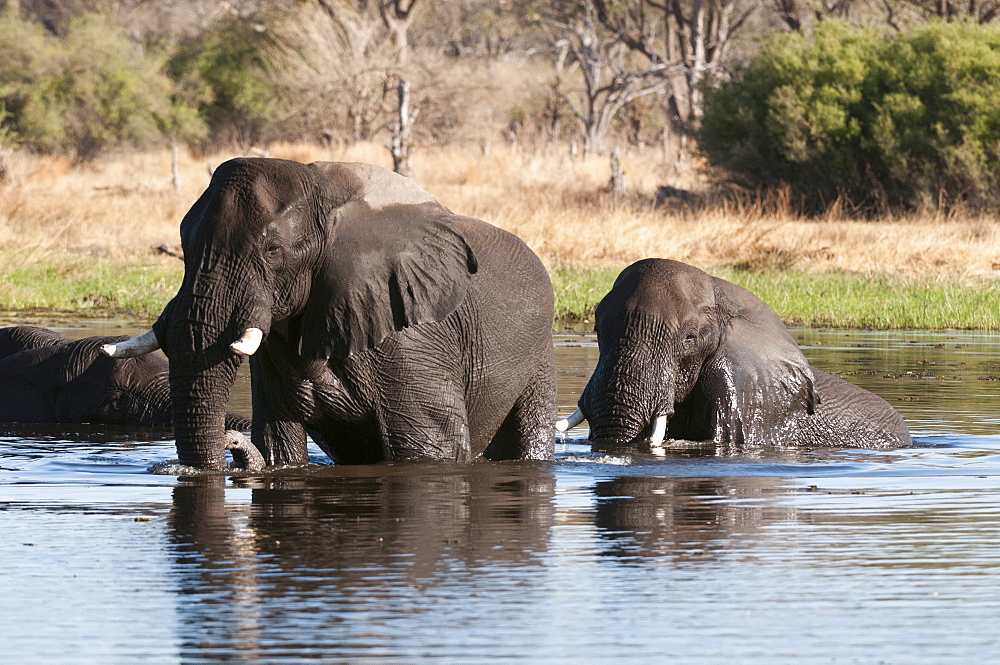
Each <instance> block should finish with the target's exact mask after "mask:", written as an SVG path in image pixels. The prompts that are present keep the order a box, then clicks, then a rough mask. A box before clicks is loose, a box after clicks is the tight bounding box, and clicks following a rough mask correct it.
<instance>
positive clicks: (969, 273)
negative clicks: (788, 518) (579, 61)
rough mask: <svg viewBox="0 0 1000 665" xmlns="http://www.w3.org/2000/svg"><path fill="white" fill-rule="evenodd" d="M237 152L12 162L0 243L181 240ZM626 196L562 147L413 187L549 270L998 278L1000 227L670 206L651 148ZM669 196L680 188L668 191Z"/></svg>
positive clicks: (495, 152) (666, 173)
mask: <svg viewBox="0 0 1000 665" xmlns="http://www.w3.org/2000/svg"><path fill="white" fill-rule="evenodd" d="M235 154H236V153H232V154H222V153H220V154H213V155H209V156H195V155H192V154H189V153H186V152H185V151H181V155H180V162H179V167H180V176H181V177H180V187H179V189H177V190H175V189H174V187H173V184H172V179H171V157H170V153H169V151H166V150H164V151H163V152H158V153H140V154H131V155H123V156H119V157H116V158H111V159H107V160H105V161H101V162H98V163H95V164H94V165H92V166H89V167H85V168H71V166H70V164H69V162H68V161H66V160H62V159H59V158H52V157H34V156H30V155H23V154H15V155H14V156H13V157H12V159H11V175H12V182H11V184H8V185H6V186H5V187H3V188H2V189H0V249H3V250H5V251H6V252H7V253H8V255H9V256H10V255H12V254H13V255H16V256H17V257H19V258H18V259H17V260H21V261H24V262H32V261H35V260H41V259H44V258H45V257H46V256H47V255H50V254H52V253H58V252H74V253H87V254H99V255H107V256H112V257H114V256H134V255H138V254H144V253H148V252H150V251H152V248H153V247H154V246H157V245H160V244H167V245H176V244H178V243H179V237H178V225H179V222H180V219H181V217H182V216H183V215H184V212H185V211H186V210H187V209H188V207H189V206H190V205H191V204H192V203H193V202H194V201H195V199H196V198H197V197H198V195H199V194H200V193H201V192H202V191H203V189H204V188H205V186H206V185H207V184H208V182H209V169H210V167H212V166H216V165H218V164H219V163H221V162H222V161H223V160H224V159H227V158H228V157H231V156H235ZM269 154H270V155H271V156H273V157H280V158H285V159H294V160H298V161H305V162H308V161H315V160H345V161H363V162H370V163H375V164H379V165H382V166H389V165H390V164H391V161H390V158H389V155H388V152H387V151H386V150H385V149H384V148H382V147H381V146H378V145H375V144H360V145H354V146H350V147H345V148H324V147H320V146H315V145H305V144H294V145H277V146H272V147H271V148H270V153H269ZM622 161H623V165H624V171H625V177H626V187H627V192H628V194H627V197H626V200H625V201H624V202H623V203H622V204H621V205H618V206H616V205H615V204H614V202H613V199H612V196H611V193H610V191H609V188H608V179H609V176H610V167H609V162H608V159H607V158H606V157H604V156H586V157H584V156H579V155H578V156H571V155H570V154H569V151H568V150H564V149H555V148H552V149H549V150H538V151H524V150H519V149H518V148H517V147H515V146H512V145H509V144H507V143H504V142H497V143H494V144H492V145H475V146H466V147H456V146H449V147H427V148H421V149H420V150H419V151H418V152H417V153H416V155H415V157H414V167H415V170H416V174H415V179H416V180H417V181H418V182H419V183H420V184H421V185H422V186H423V187H424V188H426V189H427V190H428V191H429V192H431V193H432V194H433V195H435V196H436V197H438V198H439V199H440V200H441V201H442V202H443V203H444V204H445V205H447V206H448V207H449V208H451V209H452V210H454V211H455V212H459V213H462V214H466V215H471V216H475V217H480V218H482V219H485V220H487V221H489V222H491V223H493V224H496V225H498V226H500V227H503V228H505V229H508V230H510V231H511V232H513V233H515V234H517V235H518V236H520V237H522V238H523V239H524V240H525V241H526V242H527V243H528V244H529V245H530V246H531V247H532V248H533V249H534V250H535V251H536V252H537V253H538V254H539V255H540V256H541V257H542V259H543V260H544V261H545V262H546V263H547V264H549V265H550V266H554V265H569V266H575V267H587V266H597V267H608V266H619V265H624V264H627V263H630V262H632V261H635V260H637V259H640V258H644V257H648V256H660V257H669V258H674V259H678V260H681V261H687V262H690V263H694V264H696V265H700V266H703V267H706V268H712V267H716V266H731V267H737V268H744V269H750V270H770V269H788V268H795V269H802V270H809V271H831V270H838V271H848V272H859V273H868V274H877V273H904V274H913V275H928V274H932V275H941V276H943V277H946V278H948V279H955V278H958V279H961V278H964V277H968V278H972V277H984V276H985V277H991V276H995V275H997V274H998V270H1000V233H998V226H997V220H996V219H995V218H993V217H986V216H982V215H980V216H969V217H965V216H962V215H960V214H952V215H950V216H948V217H940V216H935V215H912V216H905V217H898V218H893V219H886V220H881V221H877V222H872V221H855V220H851V219H848V218H846V217H844V216H840V215H837V214H836V213H834V212H831V213H830V214H828V215H826V216H825V217H824V218H821V219H807V218H804V217H802V216H799V215H797V214H795V213H794V212H793V210H792V208H793V206H791V205H790V202H789V201H787V199H784V198H782V196H781V193H780V192H779V193H778V194H775V195H772V196H771V197H769V198H753V197H746V198H743V199H739V198H733V197H730V198H725V199H714V200H711V201H705V200H702V199H699V198H697V197H695V198H691V199H686V198H683V197H680V198H677V197H675V198H672V199H670V200H669V201H667V205H664V206H662V207H659V208H657V207H655V206H654V202H655V200H656V195H657V191H658V189H659V188H660V187H661V186H664V185H669V186H672V187H676V188H678V190H685V191H691V190H695V191H696V192H697V190H699V189H701V185H700V183H699V182H698V180H697V179H696V178H693V177H691V176H690V175H689V176H687V177H680V176H678V174H677V173H676V170H675V168H674V166H673V165H671V164H665V163H663V161H662V156H661V154H660V153H659V151H657V150H653V149H648V150H646V151H644V152H638V151H631V152H626V153H625V154H623V157H622ZM675 193H677V192H675Z"/></svg>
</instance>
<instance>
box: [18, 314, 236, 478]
mask: <svg viewBox="0 0 1000 665" xmlns="http://www.w3.org/2000/svg"><path fill="white" fill-rule="evenodd" d="M126 339H128V338H127V337H107V336H100V337H86V338H84V339H78V340H73V339H70V338H69V337H66V336H65V335H61V334H59V333H57V332H55V331H53V330H49V329H47V328H38V327H35V326H13V327H9V328H0V422H5V423H100V424H105V425H129V426H140V427H169V426H170V424H171V422H172V414H171V409H170V387H169V383H168V379H167V376H168V369H167V360H166V358H164V357H163V356H162V355H159V354H149V355H145V356H141V357H137V358H123V359H116V358H108V357H107V356H105V355H104V354H102V353H101V348H102V346H104V345H106V344H113V343H116V342H120V341H122V340H126ZM225 426H226V429H227V430H233V431H235V430H248V429H250V421H249V420H248V419H246V418H243V417H242V416H237V415H234V414H226V416H225ZM230 439H233V440H235V435H234V434H233V433H228V434H227V441H228V440H230ZM229 447H230V449H233V444H232V443H230V444H229ZM244 447H245V446H244ZM253 452H255V451H249V453H250V454H251V455H252V454H253ZM234 454H236V455H237V457H239V456H240V453H239V452H235V453H234ZM242 459H245V458H242ZM244 465H246V464H244Z"/></svg>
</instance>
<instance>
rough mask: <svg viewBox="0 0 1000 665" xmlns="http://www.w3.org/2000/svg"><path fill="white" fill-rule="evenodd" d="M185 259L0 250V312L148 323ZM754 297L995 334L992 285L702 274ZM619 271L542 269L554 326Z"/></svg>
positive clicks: (795, 307)
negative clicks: (547, 274)
mask: <svg viewBox="0 0 1000 665" xmlns="http://www.w3.org/2000/svg"><path fill="white" fill-rule="evenodd" d="M183 270H184V267H183V264H182V263H181V262H180V261H178V260H177V259H175V258H170V257H155V256H149V257H143V258H127V259H110V258H101V257H96V258H95V257H82V256H79V255H74V254H63V255H46V256H43V257H35V258H33V259H31V260H28V259H26V258H25V256H24V254H23V253H21V252H13V251H0V310H2V311H4V312H6V313H7V318H16V316H17V314H19V313H20V314H22V315H23V314H27V313H32V314H34V313H38V312H45V313H59V314H64V315H71V316H73V315H82V316H89V317H121V318H132V319H136V320H142V321H152V320H153V319H155V318H156V317H157V316H158V315H159V313H160V311H161V310H162V309H163V307H164V305H166V304H167V302H168V301H169V300H170V298H172V297H173V295H174V294H175V293H176V291H177V287H178V285H179V284H180V281H181V277H182V276H183ZM710 272H712V274H714V275H716V276H718V277H721V278H723V279H728V280H729V281H732V282H735V283H737V284H739V285H740V286H743V287H744V288H747V289H749V290H750V291H752V292H753V293H755V294H757V295H758V296H760V298H762V299H763V300H764V302H766V303H768V304H769V305H770V306H771V307H772V308H773V309H774V311H775V312H776V313H777V314H778V316H779V317H780V318H781V320H782V321H784V322H785V323H787V324H794V325H807V326H825V327H840V328H876V329H894V328H895V329H943V328H964V329H978V330H1000V293H998V284H1000V282H996V281H991V280H979V281H975V282H971V283H959V282H958V281H955V280H952V281H948V280H938V279H934V278H931V277H923V278H915V277H904V276H896V275H875V276H865V275H859V274H854V273H810V272H803V271H778V272H746V271H737V270H732V269H720V270H712V271H710ZM618 273H619V269H618V268H603V269H594V270H590V269H582V270H581V269H575V268H570V267H556V268H553V269H552V270H551V271H550V274H551V276H552V286H553V289H554V290H555V295H556V327H557V328H559V327H564V326H566V325H569V324H573V323H585V324H588V323H592V322H593V315H594V307H596V306H597V303H598V302H600V300H601V298H603V297H604V294H606V293H607V292H608V291H609V290H610V289H611V286H612V284H613V283H614V281H615V278H616V277H617V276H618Z"/></svg>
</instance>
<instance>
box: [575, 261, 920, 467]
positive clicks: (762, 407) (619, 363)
mask: <svg viewBox="0 0 1000 665" xmlns="http://www.w3.org/2000/svg"><path fill="white" fill-rule="evenodd" d="M596 330H597V339H598V344H599V346H600V359H599V360H598V364H597V367H596V368H595V370H594V373H593V375H592V376H591V378H590V381H589V382H588V384H587V386H586V388H585V389H584V391H583V393H582V395H581V397H580V400H579V406H580V410H581V411H582V413H583V415H584V416H585V417H586V418H587V420H588V421H589V423H590V439H591V441H592V442H593V443H594V444H595V445H596V446H597V447H601V448H613V447H617V446H630V445H638V444H643V443H644V442H648V440H649V438H650V433H651V430H652V423H653V422H654V420H655V419H656V418H657V416H660V415H667V416H668V421H667V422H668V427H667V437H668V438H671V439H685V440H690V441H716V442H718V443H721V444H732V445H733V446H736V447H739V446H767V445H774V446H812V445H816V446H840V447H862V448H876V449H888V448H896V447H900V446H905V445H908V444H910V443H911V440H910V434H909V431H908V430H907V427H906V424H905V423H904V422H903V419H902V418H901V417H900V416H899V414H898V413H897V412H896V411H895V410H894V409H893V408H892V407H891V406H890V405H889V404H888V403H887V402H886V401H885V400H883V399H882V398H880V397H878V396H877V395H875V394H873V393H871V392H869V391H867V390H863V389H862V388H859V387H857V386H855V385H853V384H850V383H848V382H846V381H844V380H842V379H840V378H837V377H835V376H833V375H831V374H828V373H826V372H822V371H820V370H816V369H813V368H811V367H810V366H809V364H808V362H807V361H806V359H805V357H804V356H803V355H802V353H801V351H800V350H799V347H798V345H797V344H796V343H795V340H794V339H792V337H791V335H790V334H789V333H788V331H787V330H786V329H785V327H784V325H782V323H781V321H780V320H779V319H778V317H777V316H775V314H774V312H773V311H772V310H771V308H770V307H768V306H767V305H766V304H765V303H764V302H763V301H762V300H760V299H759V298H757V297H756V296H754V295H753V294H751V293H750V292H749V291H746V290H745V289H743V288H740V287H739V286H736V285H735V284H731V283H729V282H726V281H724V280H721V279H718V278H715V277H712V276H710V275H708V274H707V273H704V272H702V271H701V270H698V269H697V268H694V267H692V266H689V265H686V264H684V263H679V262H677V261H670V260H666V259H646V260H643V261H639V262H637V263H634V264H632V265H631V266H629V267H628V268H626V269H625V270H624V271H623V272H622V273H621V275H619V277H618V279H617V280H616V281H615V284H614V287H613V288H612V290H611V292H610V293H608V295H607V296H605V298H604V299H603V300H602V301H601V303H600V304H599V305H598V307H597V312H596Z"/></svg>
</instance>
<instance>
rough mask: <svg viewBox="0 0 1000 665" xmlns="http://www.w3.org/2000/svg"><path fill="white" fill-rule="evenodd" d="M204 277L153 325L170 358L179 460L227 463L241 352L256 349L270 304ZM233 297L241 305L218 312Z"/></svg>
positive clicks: (197, 464)
mask: <svg viewBox="0 0 1000 665" xmlns="http://www.w3.org/2000/svg"><path fill="white" fill-rule="evenodd" d="M206 281H207V280H206ZM206 281H202V280H193V283H194V284H195V288H193V292H194V293H195V294H198V295H191V294H190V293H188V292H187V291H183V292H182V293H180V294H178V295H177V297H175V298H174V299H173V300H172V301H171V302H170V304H169V305H168V306H167V308H166V309H165V310H164V312H163V314H162V315H161V316H160V318H159V319H158V320H157V322H156V323H155V324H154V325H153V330H154V331H155V332H156V338H157V339H158V340H159V341H160V342H161V343H162V346H163V350H164V351H165V352H166V354H167V356H168V357H169V359H170V399H171V403H172V410H173V424H174V436H175V439H176V442H177V455H178V459H179V461H180V462H181V463H182V464H185V465H188V466H195V467H202V468H209V469H224V468H226V461H225V449H226V445H227V441H226V429H227V428H226V425H227V419H226V408H227V405H228V402H229V393H230V390H231V389H232V386H233V383H234V382H235V380H236V370H237V369H238V368H239V366H240V363H241V362H242V359H243V356H244V355H250V354H252V353H254V352H256V350H257V348H258V347H259V345H260V343H261V340H262V339H263V337H264V335H265V334H266V331H267V330H268V329H269V327H270V307H269V303H267V302H263V301H262V300H260V299H255V298H253V297H246V298H234V297H232V296H230V295H222V294H220V292H219V291H218V290H215V289H211V288H208V286H206ZM216 286H217V285H216ZM183 288H184V287H182V290H183ZM234 301H239V302H242V303H243V306H240V307H237V308H236V309H235V311H234V310H233V309H227V310H225V311H222V312H220V309H221V308H222V304H223V303H232V302H234Z"/></svg>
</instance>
